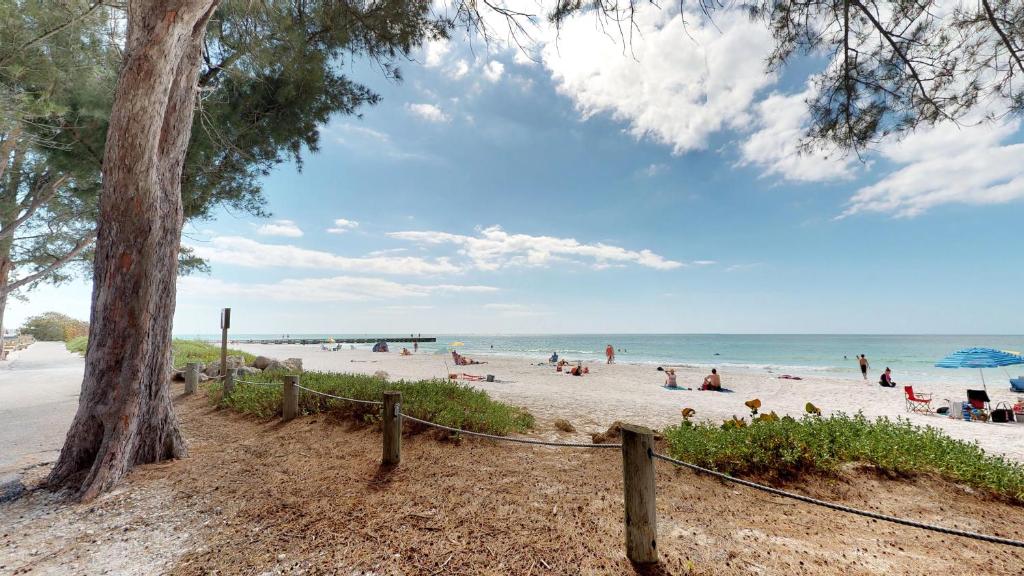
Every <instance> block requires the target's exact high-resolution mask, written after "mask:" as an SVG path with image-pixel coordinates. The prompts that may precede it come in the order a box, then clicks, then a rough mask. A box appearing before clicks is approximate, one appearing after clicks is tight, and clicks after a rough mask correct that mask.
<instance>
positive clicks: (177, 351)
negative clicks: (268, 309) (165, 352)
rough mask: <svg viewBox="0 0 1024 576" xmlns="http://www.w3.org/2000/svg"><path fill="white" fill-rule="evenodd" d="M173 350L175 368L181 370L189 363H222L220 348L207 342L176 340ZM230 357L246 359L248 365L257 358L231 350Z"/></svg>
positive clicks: (173, 343) (229, 349) (172, 346)
mask: <svg viewBox="0 0 1024 576" xmlns="http://www.w3.org/2000/svg"><path fill="white" fill-rule="evenodd" d="M171 349H172V350H173V351H174V367H175V368H181V367H183V366H184V365H185V364H188V363H189V362H199V363H200V364H209V363H210V362H213V361H220V346H217V345H215V344H210V343H207V342H200V341H198V340H182V339H180V338H175V339H174V341H173V342H172V343H171ZM228 356H241V357H242V358H245V362H246V364H248V363H249V362H252V360H253V359H254V358H256V356H255V355H253V354H250V353H248V352H243V351H241V350H233V349H231V348H228Z"/></svg>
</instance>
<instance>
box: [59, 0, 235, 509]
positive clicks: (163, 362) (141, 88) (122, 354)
mask: <svg viewBox="0 0 1024 576" xmlns="http://www.w3.org/2000/svg"><path fill="white" fill-rule="evenodd" d="M217 3H218V0H130V1H129V2H128V24H127V41H126V44H125V60H124V68H123V69H122V70H121V73H120V76H119V78H118V83H117V91H116V93H115V98H114V106H113V109H112V110H111V116H110V126H109V129H108V132H107V143H106V150H105V151H104V160H103V191H102V194H101V197H100V221H99V235H98V237H97V240H96V254H95V258H94V262H93V293H92V312H91V315H90V322H89V346H88V350H87V351H86V355H85V376H84V378H83V381H82V393H81V397H80V399H79V405H78V413H77V414H76V415H75V420H74V422H73V423H72V425H71V429H70V430H69V432H68V436H67V439H66V440H65V442H64V448H63V449H62V450H61V455H60V459H59V460H58V461H57V463H56V465H55V466H54V468H53V470H52V471H51V473H50V476H49V478H48V482H49V484H50V486H51V487H54V488H58V487H63V486H67V487H71V488H73V489H74V490H75V491H76V493H77V495H78V497H80V498H81V499H82V500H90V499H92V498H94V497H95V496H96V495H98V494H100V493H101V492H103V491H105V490H107V489H109V488H111V487H112V486H113V485H115V484H116V483H117V482H118V481H119V480H120V479H122V478H123V477H124V476H125V475H126V474H127V473H128V472H129V471H130V470H131V469H132V468H133V467H134V466H135V465H137V464H144V463H149V462H159V461H162V460H167V459H172V458H179V457H182V456H184V455H185V452H186V450H185V443H184V441H183V440H182V437H181V433H180V432H179V430H178V421H177V418H176V417H175V414H174V408H173V405H172V403H171V396H170V388H169V385H170V381H169V378H168V374H169V368H170V361H171V357H170V356H171V322H172V320H173V317H174V305H175V280H176V277H177V265H178V248H179V244H180V241H181V226H182V203H181V173H182V165H183V163H184V158H185V152H186V149H187V146H188V140H189V135H190V134H191V127H192V113H193V108H194V105H195V95H196V81H197V77H198V74H199V65H200V57H201V50H202V39H203V34H204V32H205V29H206V25H207V22H208V21H209V18H210V16H211V15H212V14H213V11H214V10H215V9H216V7H217Z"/></svg>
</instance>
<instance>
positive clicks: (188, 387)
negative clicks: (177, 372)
mask: <svg viewBox="0 0 1024 576" xmlns="http://www.w3.org/2000/svg"><path fill="white" fill-rule="evenodd" d="M197 384H199V364H197V363H195V362H189V363H188V364H185V394H194V393H195V391H196V385H197Z"/></svg>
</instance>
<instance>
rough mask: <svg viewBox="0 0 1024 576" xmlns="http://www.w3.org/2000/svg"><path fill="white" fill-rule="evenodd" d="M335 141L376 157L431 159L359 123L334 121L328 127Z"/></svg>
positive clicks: (327, 129) (328, 132) (327, 131)
mask: <svg viewBox="0 0 1024 576" xmlns="http://www.w3.org/2000/svg"><path fill="white" fill-rule="evenodd" d="M325 133H327V134H329V135H330V136H331V137H332V138H333V140H334V141H335V142H337V143H338V144H341V145H343V146H346V147H348V148H350V149H352V150H354V151H356V152H357V153H360V154H366V155H369V156H373V157H374V158H380V157H387V158H393V159H396V160H429V159H431V157H430V156H429V155H427V154H420V153H416V152H409V151H406V150H403V149H402V148H401V147H399V146H398V145H396V144H395V143H394V141H392V140H391V136H389V135H388V134H386V133H384V132H381V131H379V130H374V129H373V128H367V127H365V126H359V125H357V124H350V123H348V122H342V123H333V124H330V125H329V126H328V127H327V128H326V129H325Z"/></svg>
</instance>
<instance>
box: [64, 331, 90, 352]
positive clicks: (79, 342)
mask: <svg viewBox="0 0 1024 576" xmlns="http://www.w3.org/2000/svg"><path fill="white" fill-rule="evenodd" d="M64 345H65V346H67V349H68V352H74V353H77V354H83V355H84V354H85V349H86V347H87V346H88V345H89V336H76V337H74V338H72V339H70V340H68V341H67V342H66V343H65V344H64Z"/></svg>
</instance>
